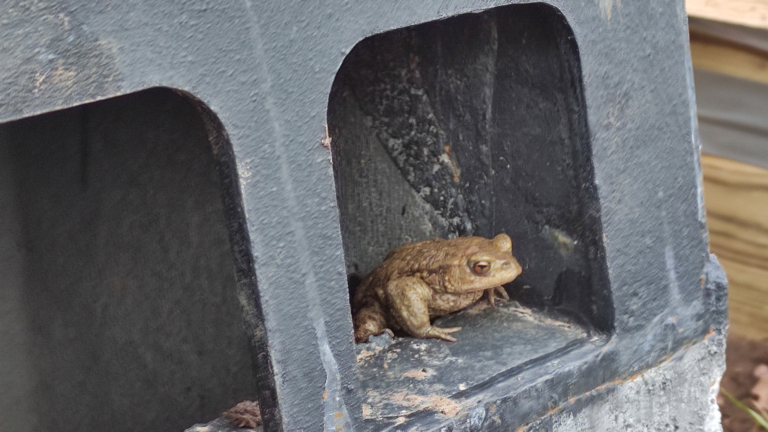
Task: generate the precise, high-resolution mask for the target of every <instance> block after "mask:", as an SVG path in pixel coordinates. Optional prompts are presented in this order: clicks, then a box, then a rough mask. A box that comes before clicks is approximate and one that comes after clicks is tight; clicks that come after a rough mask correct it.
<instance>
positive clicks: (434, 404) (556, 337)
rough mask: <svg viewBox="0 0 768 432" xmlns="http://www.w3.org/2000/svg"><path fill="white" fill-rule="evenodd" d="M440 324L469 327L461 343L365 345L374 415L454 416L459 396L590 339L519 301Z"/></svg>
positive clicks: (482, 306)
mask: <svg viewBox="0 0 768 432" xmlns="http://www.w3.org/2000/svg"><path fill="white" fill-rule="evenodd" d="M437 325H438V326H442V327H451V326H461V327H462V330H461V331H460V332H459V333H457V334H456V337H457V339H458V340H457V342H455V343H448V342H444V341H438V340H434V339H428V340H423V339H413V338H396V339H395V340H394V342H392V343H391V344H389V345H388V346H386V347H381V346H379V347H378V348H377V347H376V346H374V345H372V344H358V356H357V358H358V363H357V364H358V370H359V371H360V375H361V377H362V382H363V385H362V388H363V391H362V393H363V403H364V405H363V413H364V416H365V417H366V418H379V419H383V418H390V417H399V416H405V415H408V414H411V413H413V412H416V411H422V410H432V411H440V410H441V409H442V410H443V411H447V412H448V414H451V412H450V409H451V406H452V403H456V402H455V401H454V400H451V397H452V396H455V395H457V394H459V393H460V392H464V391H467V392H471V391H472V390H473V388H474V387H477V386H481V385H483V383H486V382H488V381H490V380H493V379H494V377H495V376H496V375H498V374H500V373H503V372H505V371H508V370H510V369H513V368H515V367H519V366H521V365H523V364H525V363H527V362H535V361H536V359H543V358H544V357H546V356H547V354H549V353H552V352H555V351H557V350H558V349H560V348H562V347H564V346H566V345H568V344H569V343H572V342H575V341H579V340H585V339H586V337H587V335H586V333H585V332H584V331H583V330H582V329H581V328H579V327H576V326H570V325H567V324H564V323H562V322H558V321H555V320H552V319H548V318H545V317H543V316H541V315H538V314H535V313H532V312H531V311H530V310H529V309H525V308H521V307H520V306H519V305H517V304H516V303H515V302H508V303H504V304H502V305H500V306H499V307H497V308H496V309H491V308H490V307H488V305H487V303H486V302H485V301H484V300H481V301H480V302H479V303H477V304H475V305H474V306H473V307H470V308H468V309H466V310H464V311H462V312H459V313H457V314H454V315H450V316H447V317H444V318H441V319H438V320H437ZM441 398H448V399H449V400H447V401H446V400H443V399H441ZM460 399H461V397H459V398H457V399H456V400H458V401H460ZM456 408H458V405H457V406H456Z"/></svg>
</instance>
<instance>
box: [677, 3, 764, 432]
mask: <svg viewBox="0 0 768 432" xmlns="http://www.w3.org/2000/svg"><path fill="white" fill-rule="evenodd" d="M686 10H687V13H688V17H689V30H690V37H691V59H692V61H693V71H694V79H695V85H696V104H697V108H698V120H699V133H700V137H701V145H702V156H701V166H702V171H703V176H704V201H705V206H706V211H707V226H708V228H709V240H710V250H711V252H712V253H714V254H715V255H717V258H718V260H719V261H720V263H721V264H722V266H723V268H724V269H725V272H726V274H727V276H728V281H729V288H730V291H729V297H728V300H729V310H728V312H729V318H730V328H729V338H728V349H727V351H726V362H727V370H726V374H725V376H724V377H723V381H722V383H721V386H722V387H723V388H725V389H726V390H728V391H729V392H730V393H732V394H733V395H734V396H735V397H736V398H737V399H740V400H742V401H744V402H747V404H748V405H749V406H751V407H752V408H755V409H757V410H758V411H759V410H765V411H768V373H766V372H768V0H686ZM719 402H720V406H721V411H722V413H723V427H724V430H725V431H726V432H735V431H753V430H764V429H762V428H761V426H759V425H758V424H757V423H756V422H755V421H754V420H753V419H751V418H750V417H749V415H748V414H746V413H745V412H744V411H743V410H741V409H739V408H737V407H736V406H735V405H734V404H733V403H731V402H730V401H728V400H727V399H726V398H724V397H722V396H721V397H720V398H719Z"/></svg>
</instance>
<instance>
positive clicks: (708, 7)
mask: <svg viewBox="0 0 768 432" xmlns="http://www.w3.org/2000/svg"><path fill="white" fill-rule="evenodd" d="M685 10H686V12H687V13H688V15H690V16H694V17H697V18H704V19H708V20H712V21H721V22H727V23H731V24H736V25H742V26H747V27H756V28H764V29H768V0H686V2H685Z"/></svg>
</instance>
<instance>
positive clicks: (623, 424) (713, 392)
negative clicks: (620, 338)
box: [524, 334, 725, 432]
mask: <svg viewBox="0 0 768 432" xmlns="http://www.w3.org/2000/svg"><path fill="white" fill-rule="evenodd" d="M724 371H725V339H724V337H723V336H721V335H717V334H714V335H712V336H710V337H709V338H707V339H705V340H704V341H702V342H699V343H697V344H695V345H693V346H691V347H688V348H686V349H684V350H683V351H682V352H680V353H678V354H676V355H675V356H674V357H672V358H671V359H670V360H668V361H666V362H664V363H662V364H660V365H658V366H656V367H654V368H651V369H649V370H647V371H645V372H643V373H641V374H638V375H636V376H634V377H632V378H631V379H629V380H627V381H625V382H621V383H610V384H607V385H606V386H604V387H601V388H598V389H596V390H594V391H592V392H590V393H587V394H586V395H584V396H581V397H579V398H577V399H575V400H574V401H573V402H570V403H569V404H567V405H565V406H563V407H561V408H560V409H558V410H557V411H555V412H554V413H552V414H549V415H547V416H545V417H543V418H541V419H539V420H537V421H536V422H534V423H532V424H531V425H529V426H528V427H526V428H525V429H524V430H525V431H526V432H544V431H552V432H585V431H600V432H619V431H638V432H640V431H643V432H666V431H685V432H688V431H703V432H720V431H722V430H723V429H722V426H721V425H720V409H719V408H718V406H717V393H718V391H719V389H720V377H721V376H722V375H723V372H724Z"/></svg>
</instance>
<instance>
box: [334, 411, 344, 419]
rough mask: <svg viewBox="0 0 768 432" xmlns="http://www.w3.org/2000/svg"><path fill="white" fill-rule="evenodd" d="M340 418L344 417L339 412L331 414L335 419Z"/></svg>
mask: <svg viewBox="0 0 768 432" xmlns="http://www.w3.org/2000/svg"><path fill="white" fill-rule="evenodd" d="M342 417H344V413H341V412H338V411H336V412H335V413H334V414H333V418H335V419H340V418H342Z"/></svg>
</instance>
